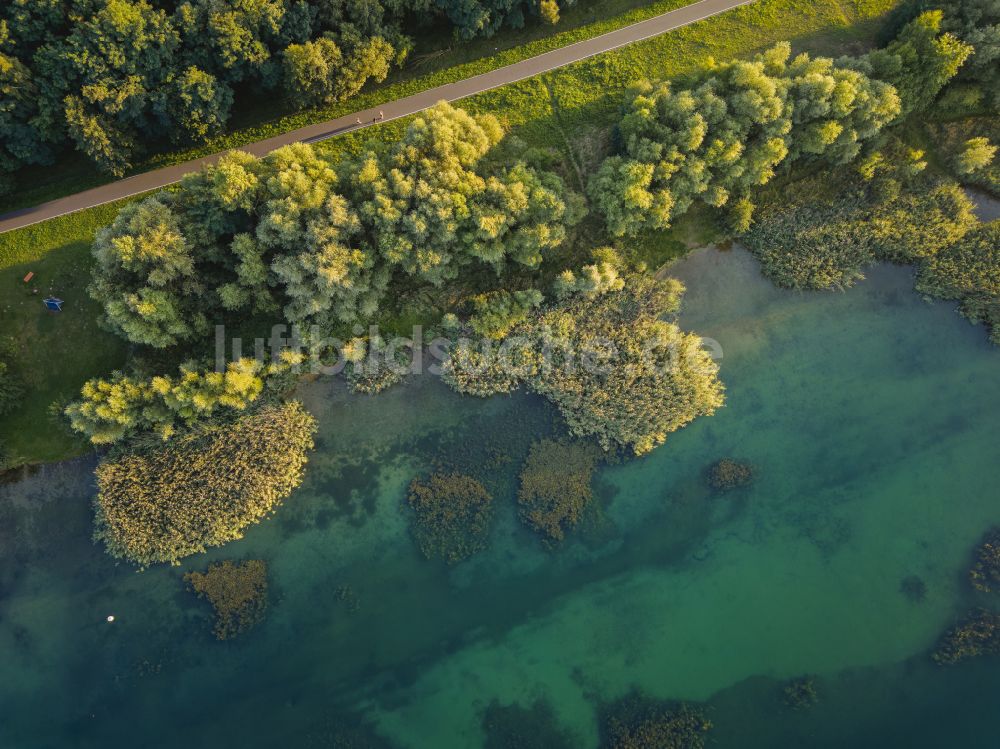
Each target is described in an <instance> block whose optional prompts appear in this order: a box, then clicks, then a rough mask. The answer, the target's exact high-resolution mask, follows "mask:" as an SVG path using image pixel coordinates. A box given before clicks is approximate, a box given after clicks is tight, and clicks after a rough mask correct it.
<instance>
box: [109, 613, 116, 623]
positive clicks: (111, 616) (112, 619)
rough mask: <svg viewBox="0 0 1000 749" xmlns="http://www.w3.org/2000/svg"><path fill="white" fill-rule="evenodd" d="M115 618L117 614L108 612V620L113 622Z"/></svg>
mask: <svg viewBox="0 0 1000 749" xmlns="http://www.w3.org/2000/svg"><path fill="white" fill-rule="evenodd" d="M114 620H115V615H114V614H108V621H109V622H113V621H114Z"/></svg>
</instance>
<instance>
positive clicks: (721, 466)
mask: <svg viewBox="0 0 1000 749" xmlns="http://www.w3.org/2000/svg"><path fill="white" fill-rule="evenodd" d="M752 482H753V466H752V465H751V464H750V463H743V462H740V461H738V460H733V459H732V458H723V459H722V460H720V461H719V462H717V463H714V464H713V465H712V466H711V467H710V468H709V469H708V484H709V486H711V487H712V488H713V489H714V490H715V491H717V492H725V491H729V490H730V489H739V488H740V487H744V486H749V485H750V484H751V483H752Z"/></svg>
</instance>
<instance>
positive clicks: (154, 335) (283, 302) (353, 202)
mask: <svg viewBox="0 0 1000 749" xmlns="http://www.w3.org/2000/svg"><path fill="white" fill-rule="evenodd" d="M502 135H503V130H502V128H501V127H500V125H499V123H498V122H497V120H496V119H494V118H492V117H479V118H476V117H472V116H471V115H469V114H468V113H466V112H464V111H463V110H461V109H457V108H455V107H452V106H451V105H449V104H446V103H441V104H438V105H437V106H435V107H433V108H432V109H430V110H428V111H427V112H426V113H424V114H423V115H422V116H420V117H418V118H416V119H414V120H413V122H412V123H411V124H410V126H409V127H408V128H407V130H406V132H405V133H404V135H403V137H402V139H401V140H400V141H399V143H397V144H396V145H395V146H394V147H393V148H392V149H390V150H388V151H384V150H375V149H372V150H369V151H367V152H365V153H364V154H363V155H361V156H360V157H359V158H358V159H357V160H349V161H345V162H341V163H333V162H331V161H329V160H327V159H325V158H323V157H321V156H320V155H318V154H317V153H316V152H315V151H314V150H313V149H312V148H311V147H310V146H308V145H305V144H296V145H291V146H285V147H284V148H281V149H278V150H277V151H275V152H274V153H272V154H270V155H268V156H267V157H266V158H264V159H254V158H253V157H251V156H249V155H247V154H242V153H239V152H236V153H233V154H228V155H226V156H225V157H223V158H222V159H221V160H220V161H219V163H218V164H216V165H215V166H211V167H208V168H207V169H204V170H202V171H201V172H199V173H197V174H193V175H189V176H187V177H185V178H184V180H182V182H181V185H180V188H179V189H178V190H176V191H174V192H170V193H164V194H163V195H161V196H158V197H154V198H148V199H147V200H145V201H143V202H141V203H138V204H132V205H129V206H127V207H126V208H125V209H124V210H123V211H122V213H121V214H120V215H119V217H118V218H117V219H116V221H115V223H114V224H113V225H112V226H111V227H110V228H109V229H107V230H105V231H102V232H100V233H99V234H98V237H97V240H96V242H95V245H94V254H95V257H96V258H97V260H98V265H97V268H96V271H95V280H94V284H93V286H92V295H93V296H94V298H95V299H97V300H98V301H99V302H101V304H102V305H103V306H104V309H105V315H106V318H107V320H108V321H109V323H110V325H111V327H112V329H114V330H115V331H116V332H119V333H120V334H122V335H123V336H124V337H125V338H127V339H128V340H129V341H132V342H133V343H141V344H144V345H148V346H154V347H157V348H162V347H165V346H171V345H174V344H176V343H178V342H182V341H187V340H191V339H193V338H195V337H196V336H203V335H204V334H205V333H206V332H207V329H208V320H209V319H212V318H215V319H218V318H219V317H221V316H222V315H224V314H226V313H233V312H239V311H243V310H247V311H250V312H271V311H275V310H277V309H283V311H284V315H285V318H286V320H287V321H288V322H289V323H292V324H298V325H300V326H301V327H302V328H303V329H307V328H308V327H309V326H312V325H319V326H321V327H322V328H323V329H324V330H326V331H328V330H329V329H330V328H332V327H334V326H336V325H338V324H343V323H352V322H356V321H361V322H369V321H371V320H373V319H374V317H375V315H376V313H377V312H378V310H379V305H380V302H381V299H382V296H383V295H384V293H385V290H386V287H387V284H388V281H389V278H390V276H391V274H392V273H393V272H394V271H395V270H399V271H401V272H402V273H403V274H405V275H407V276H413V277H414V278H415V280H416V281H417V282H419V283H423V284H434V285H439V284H441V283H443V282H444V281H445V280H447V279H452V278H455V277H456V276H457V275H458V274H459V272H460V271H461V270H462V269H463V268H465V267H467V266H473V265H478V266H485V267H486V268H492V269H493V270H495V271H496V272H497V273H499V272H501V271H503V270H504V269H505V268H506V267H507V265H508V263H513V264H515V265H517V266H525V267H529V268H534V267H537V266H538V265H539V264H540V263H541V261H542V258H543V257H544V256H545V254H546V253H548V252H550V251H551V250H553V249H554V248H555V247H557V246H558V245H559V244H561V243H562V242H563V241H564V240H565V238H566V232H567V226H568V225H571V224H573V223H575V222H576V221H577V220H578V219H579V218H580V198H579V196H576V195H575V194H573V193H572V192H571V191H570V190H568V189H567V188H566V187H565V185H564V184H563V181H562V180H561V179H560V178H559V177H558V176H556V175H555V174H553V173H550V172H544V171H540V170H536V169H534V168H532V167H529V166H527V165H525V164H524V163H521V162H518V163H516V164H514V165H513V166H512V167H509V168H500V167H496V166H494V165H488V164H487V163H486V162H485V161H484V158H485V157H486V155H487V154H488V152H489V151H490V149H491V148H492V147H493V146H495V145H496V143H497V142H498V141H499V140H500V138H501V137H502Z"/></svg>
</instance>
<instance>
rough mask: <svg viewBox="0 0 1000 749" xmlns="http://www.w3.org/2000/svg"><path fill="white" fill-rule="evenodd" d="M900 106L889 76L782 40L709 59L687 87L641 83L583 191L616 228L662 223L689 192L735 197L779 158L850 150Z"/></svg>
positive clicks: (841, 156) (704, 198) (768, 173)
mask: <svg viewBox="0 0 1000 749" xmlns="http://www.w3.org/2000/svg"><path fill="white" fill-rule="evenodd" d="M898 112H899V100H898V97H897V96H896V94H895V92H894V90H893V89H892V87H891V86H889V85H888V84H886V83H883V82H880V81H876V80H872V79H871V78H869V77H867V76H865V75H863V74H862V73H859V72H858V71H855V70H850V69H848V68H846V67H844V66H843V65H838V64H835V63H834V62H833V61H832V60H828V59H825V58H816V59H812V58H810V57H809V56H808V55H805V54H802V55H798V56H797V57H795V58H791V49H790V47H789V45H788V44H787V43H785V44H779V45H777V46H775V47H773V48H772V49H770V50H769V51H767V52H765V53H764V54H763V55H760V56H759V57H757V58H755V59H753V60H751V61H735V62H729V63H724V64H714V65H712V66H711V67H710V68H709V70H708V71H707V72H706V73H705V75H704V76H703V78H702V79H701V80H700V81H699V82H698V83H697V84H696V85H694V86H693V87H691V88H677V87H675V86H673V85H672V84H670V83H667V82H664V83H660V84H657V85H655V86H647V87H646V88H645V89H644V90H643V91H641V92H640V93H639V95H638V96H636V97H635V98H634V99H633V100H632V102H631V103H630V104H629V107H628V109H627V112H626V114H625V116H624V118H623V119H622V121H621V123H620V125H619V129H620V134H621V140H622V143H623V144H624V153H623V155H621V156H613V157H611V158H609V159H607V160H606V161H605V163H604V164H603V165H602V167H601V169H600V170H599V171H598V173H597V174H596V175H595V176H594V178H593V179H592V181H591V185H590V192H591V195H592V197H593V198H594V200H595V202H596V203H597V205H598V206H599V208H600V209H601V212H602V213H603V214H604V216H605V218H606V220H607V224H608V229H609V231H610V232H611V233H612V234H614V235H623V234H630V235H632V234H636V233H637V232H639V231H641V230H643V229H647V228H653V229H662V228H666V227H668V226H670V223H671V220H672V219H673V218H674V217H675V216H678V215H680V214H683V213H684V212H685V211H687V210H688V208H689V207H690V206H691V205H692V203H694V202H695V201H701V202H704V203H707V204H708V205H711V206H714V207H720V206H723V205H726V204H727V203H728V202H729V201H730V198H731V197H733V196H736V197H737V198H739V199H741V200H742V199H743V198H744V197H745V194H746V193H747V191H748V190H750V189H751V188H753V187H756V186H759V185H763V184H766V183H767V182H768V181H769V180H770V179H771V178H772V177H773V176H774V173H775V169H776V168H777V167H778V165H779V164H781V163H782V162H785V161H788V160H794V159H798V158H803V157H807V156H808V157H812V158H823V159H824V160H827V161H829V162H833V163H842V162H845V161H849V160H851V159H853V158H854V157H855V156H857V154H858V153H859V151H860V148H861V144H862V143H863V142H864V141H866V140H868V139H870V138H872V137H873V136H874V135H876V134H877V133H878V132H879V131H880V130H881V129H882V128H883V127H884V126H885V125H886V124H887V123H888V122H890V121H891V120H892V119H893V118H894V117H895V116H896V115H897V114H898ZM749 209H750V210H751V211H752V206H749ZM741 210H742V212H743V213H744V214H745V213H747V210H748V207H747V206H746V205H743V206H742V209H741Z"/></svg>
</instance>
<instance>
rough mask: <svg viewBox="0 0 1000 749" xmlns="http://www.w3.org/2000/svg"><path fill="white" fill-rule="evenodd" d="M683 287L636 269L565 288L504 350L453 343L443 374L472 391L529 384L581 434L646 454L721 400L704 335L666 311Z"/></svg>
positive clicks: (672, 307) (673, 309)
mask: <svg viewBox="0 0 1000 749" xmlns="http://www.w3.org/2000/svg"><path fill="white" fill-rule="evenodd" d="M683 288H684V287H683V286H682V285H681V284H680V283H679V282H678V281H675V280H673V279H668V280H665V281H660V280H656V279H653V278H650V277H648V276H644V275H639V274H636V275H633V276H630V277H629V278H628V279H627V281H623V282H622V284H621V285H618V284H615V285H614V287H612V288H608V289H606V290H605V292H604V293H603V294H600V295H598V296H596V297H595V296H593V295H591V294H589V293H573V294H571V295H569V296H568V297H567V296H566V295H565V294H564V295H563V300H562V301H561V302H560V303H558V304H556V305H554V306H552V307H549V308H547V309H544V310H541V311H539V312H538V313H536V314H535V315H533V316H531V317H530V318H528V320H526V321H525V322H524V323H523V324H522V325H520V326H518V327H516V328H514V330H513V333H514V335H513V336H512V337H511V338H509V339H508V340H507V341H505V343H504V344H503V345H501V346H500V347H499V348H494V347H492V346H480V347H479V348H476V347H475V346H473V345H463V346H456V347H454V348H453V349H452V351H451V353H450V355H449V357H448V358H447V359H446V361H445V363H444V367H443V368H444V376H445V380H446V382H448V384H450V385H451V386H452V387H454V388H455V389H457V390H458V391H459V392H462V393H469V394H474V395H493V394H495V393H502V392H509V391H511V390H513V389H514V388H516V387H517V385H518V383H520V382H523V383H525V384H526V385H527V386H528V387H529V388H531V389H532V390H534V391H535V392H537V393H539V394H540V395H543V396H545V397H546V398H548V399H549V400H550V401H552V402H553V403H554V404H555V405H556V406H557V407H558V408H559V411H560V413H561V414H562V416H563V418H564V419H565V420H566V423H567V425H568V426H569V429H570V431H571V432H572V433H573V435H574V436H576V437H594V438H595V439H596V440H597V441H598V443H599V444H600V445H601V447H603V448H604V449H605V450H612V449H618V448H626V449H629V450H631V451H633V452H634V453H635V454H636V455H641V454H643V453H646V452H649V451H650V450H652V449H653V448H655V447H656V446H657V445H659V444H662V443H663V442H664V441H665V440H666V438H667V435H668V434H670V433H671V432H673V431H675V430H677V429H680V428H681V427H683V426H684V425H686V424H687V423H689V422H690V421H692V420H693V419H695V418H697V417H698V416H702V415H709V414H712V413H714V412H715V409H716V408H718V407H720V406H721V405H722V403H723V395H722V385H721V383H720V382H719V380H718V376H717V375H718V366H717V365H716V364H715V362H714V361H712V359H711V357H710V356H709V355H708V353H707V352H706V351H704V350H703V349H702V348H701V339H700V338H698V337H697V336H695V335H692V334H689V333H683V332H682V331H681V330H680V329H679V328H678V327H677V326H676V325H674V324H673V323H670V322H666V321H665V320H663V319H661V318H662V316H663V315H666V314H670V313H674V312H676V311H677V308H678V306H679V304H680V297H681V294H682V292H683ZM487 343H488V342H487ZM508 344H516V345H508Z"/></svg>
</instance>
